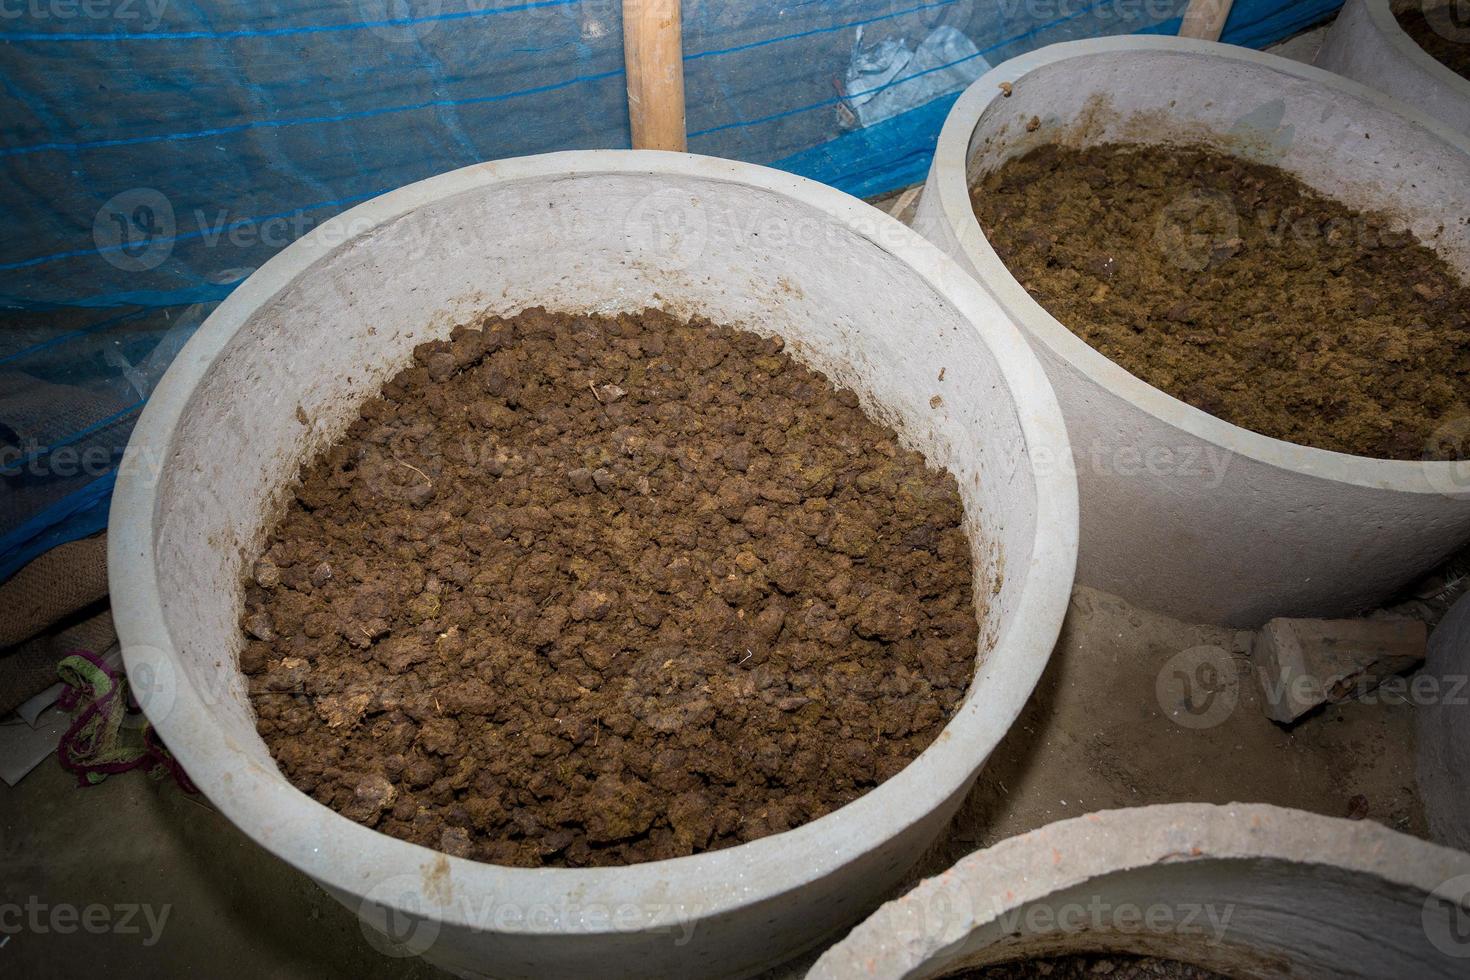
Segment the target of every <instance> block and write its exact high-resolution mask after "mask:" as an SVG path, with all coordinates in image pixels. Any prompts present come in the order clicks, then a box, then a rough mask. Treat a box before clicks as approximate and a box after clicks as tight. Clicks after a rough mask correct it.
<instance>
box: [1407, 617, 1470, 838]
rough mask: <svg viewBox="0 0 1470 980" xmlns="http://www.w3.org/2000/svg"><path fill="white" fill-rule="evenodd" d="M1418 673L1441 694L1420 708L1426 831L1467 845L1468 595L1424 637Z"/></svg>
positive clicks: (1469, 775)
mask: <svg viewBox="0 0 1470 980" xmlns="http://www.w3.org/2000/svg"><path fill="white" fill-rule="evenodd" d="M1420 676H1428V677H1433V678H1436V679H1437V680H1438V684H1437V690H1438V691H1439V692H1441V695H1442V696H1441V697H1438V698H1436V699H1435V700H1434V701H1433V702H1432V703H1431V704H1427V705H1423V706H1421V707H1420V709H1419V719H1418V720H1419V724H1418V731H1417V735H1418V743H1419V758H1418V766H1417V769H1418V774H1419V791H1420V793H1421V794H1422V795H1423V797H1424V810H1425V814H1426V816H1428V818H1429V833H1430V836H1432V837H1433V838H1434V839H1435V840H1437V841H1439V842H1440V843H1441V844H1448V845H1449V846H1451V847H1458V848H1459V849H1460V850H1462V851H1470V704H1467V700H1466V699H1467V698H1470V686H1467V684H1466V678H1467V677H1470V595H1466V596H1464V597H1462V598H1461V599H1460V601H1459V602H1457V603H1455V606H1454V608H1453V609H1451V610H1450V614H1449V615H1448V616H1446V617H1445V618H1444V619H1443V620H1441V621H1440V624H1439V626H1438V627H1436V628H1435V630H1434V634H1433V635H1432V636H1431V637H1430V638H1429V663H1428V664H1427V665H1426V666H1425V668H1424V670H1423V671H1421V673H1420Z"/></svg>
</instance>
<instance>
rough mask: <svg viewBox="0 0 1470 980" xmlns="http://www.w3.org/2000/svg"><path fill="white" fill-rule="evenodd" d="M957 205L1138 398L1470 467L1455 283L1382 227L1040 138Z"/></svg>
mask: <svg viewBox="0 0 1470 980" xmlns="http://www.w3.org/2000/svg"><path fill="white" fill-rule="evenodd" d="M971 201H972V204H973V205H974V208H975V214H976V217H977V218H978V219H979V221H980V225H981V227H982V228H983V229H984V230H985V234H986V236H987V237H988V238H989V240H990V242H991V244H992V245H993V246H994V247H995V250H996V252H997V254H998V255H999V256H1000V258H1001V260H1002V261H1003V262H1005V264H1006V267H1007V268H1008V269H1009V270H1010V271H1011V273H1012V274H1013V275H1014V276H1015V277H1016V278H1017V279H1018V280H1019V281H1020V282H1021V284H1022V285H1023V286H1025V287H1026V289H1027V291H1028V292H1030V293H1031V295H1032V296H1033V297H1034V298H1035V299H1036V301H1037V302H1038V303H1040V304H1041V305H1042V306H1043V307H1044V308H1045V309H1046V310H1047V312H1049V313H1051V314H1052V315H1053V316H1055V317H1056V318H1057V319H1058V320H1059V321H1061V322H1062V323H1063V324H1065V325H1066V326H1067V328H1068V329H1070V330H1071V331H1072V332H1073V333H1075V334H1077V335H1078V336H1079V337H1081V338H1082V339H1083V340H1085V341H1087V343H1089V344H1090V345H1092V347H1094V348H1095V349H1097V350H1098V351H1100V352H1101V353H1102V354H1104V355H1105V356H1107V357H1108V358H1110V359H1111V360H1113V361H1115V362H1116V363H1118V364H1119V365H1121V366H1122V367H1124V368H1126V369H1127V370H1128V371H1130V372H1131V373H1133V374H1135V375H1137V376H1138V377H1140V378H1142V379H1143V380H1144V381H1147V382H1148V383H1149V384H1151V385H1153V386H1154V387H1156V388H1160V389H1162V390H1163V391H1166V392H1168V393H1169V394H1171V395H1173V396H1174V397H1176V398H1179V399H1181V400H1183V401H1185V402H1188V403H1189V404H1191V405H1193V406H1195V407H1196V408H1200V409H1202V410H1204V411H1206V412H1209V413H1210V414H1212V415H1215V416H1217V417H1219V418H1221V419H1224V420H1225V421H1227V422H1232V423H1234V424H1236V425H1239V426H1242V427H1244V428H1247V429H1251V430H1253V431H1255V432H1259V433H1262V434H1264V435H1267V436H1273V437H1275V438H1278V439H1285V440H1287V441H1289V442H1294V443H1298V444H1301V445H1307V446H1316V447H1318V448H1321V449H1331V450H1336V451H1338V452H1343V453H1351V454H1354V455H1360V456H1371V457H1376V458H1381V459H1404V460H1420V459H1458V458H1465V457H1467V456H1470V419H1466V418H1465V417H1466V416H1467V415H1470V404H1467V400H1470V288H1467V287H1466V285H1465V283H1464V282H1462V281H1461V280H1460V279H1459V278H1458V277H1457V275H1456V274H1455V272H1454V270H1452V269H1451V268H1450V267H1449V266H1448V265H1447V264H1446V263H1445V262H1444V260H1443V259H1441V258H1440V257H1439V256H1438V255H1436V254H1435V253H1434V252H1433V251H1431V250H1430V249H1428V248H1426V247H1425V246H1423V245H1421V244H1420V243H1419V242H1418V241H1417V240H1416V239H1415V238H1414V237H1413V236H1412V235H1411V234H1408V233H1406V232H1396V231H1393V230H1392V228H1391V224H1390V221H1389V219H1388V218H1387V216H1384V215H1379V214H1369V213H1364V212H1360V211H1354V210H1352V209H1351V208H1349V207H1347V206H1345V205H1344V204H1342V203H1340V202H1338V201H1335V200H1332V199H1330V198H1327V197H1324V196H1322V195H1320V194H1318V193H1316V192H1315V191H1313V190H1311V189H1310V188H1308V187H1307V186H1306V185H1304V184H1302V183H1301V182H1300V181H1298V180H1297V179H1296V178H1295V177H1293V176H1291V175H1289V174H1287V173H1285V172H1284V171H1282V170H1280V169H1279V168H1276V167H1271V166H1266V165H1263V164H1259V163H1254V162H1250V161H1247V160H1243V159H1240V158H1237V157H1234V156H1229V155H1226V154H1222V153H1219V152H1216V151H1213V150H1210V149H1206V148H1202V147H1194V146H1189V147H1161V146H1140V145H1131V144H1130V145H1123V144H1102V145H1097V146H1092V147H1088V148H1086V149H1075V148H1070V147H1062V146H1057V145H1045V146H1041V147H1038V148H1036V149H1035V150H1032V151H1030V152H1028V153H1026V154H1024V155H1022V156H1020V157H1017V158H1015V159H1012V160H1010V161H1008V162H1006V163H1005V164H1003V165H1002V166H1001V167H1000V168H999V169H997V170H996V171H995V172H993V173H991V174H989V175H987V176H986V177H984V178H982V180H981V181H980V182H979V183H978V184H977V185H976V186H975V187H974V188H973V189H972V192H971ZM1446 220H1447V221H1448V220H1455V221H1462V220H1465V219H1464V216H1462V215H1454V216H1450V215H1448V214H1447V215H1446Z"/></svg>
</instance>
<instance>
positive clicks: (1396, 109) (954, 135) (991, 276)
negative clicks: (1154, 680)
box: [933, 36, 1470, 496]
mask: <svg viewBox="0 0 1470 980" xmlns="http://www.w3.org/2000/svg"><path fill="white" fill-rule="evenodd" d="M1139 51H1162V52H1172V53H1176V54H1186V55H1197V56H1199V57H1202V58H1210V59H1221V60H1228V61H1243V62H1251V63H1254V64H1258V65H1262V66H1264V67H1267V68H1270V69H1272V70H1274V71H1279V72H1281V73H1283V74H1288V75H1294V76H1296V77H1297V78H1300V79H1302V80H1304V81H1308V82H1315V83H1317V84H1319V85H1323V86H1326V87H1328V88H1333V89H1337V90H1339V91H1341V92H1342V93H1343V94H1345V95H1350V96H1353V97H1354V98H1358V99H1363V100H1366V101H1369V102H1372V103H1374V104H1376V105H1377V106H1378V107H1379V108H1382V109H1383V110H1385V111H1387V112H1393V113H1397V114H1398V115H1401V116H1404V117H1405V118H1407V119H1408V120H1409V121H1411V122H1413V123H1414V124H1416V125H1418V126H1421V127H1423V128H1424V129H1427V130H1429V131H1430V133H1431V134H1432V135H1433V136H1434V137H1435V138H1437V139H1440V140H1442V141H1444V142H1446V143H1449V144H1451V145H1453V146H1455V147H1457V148H1458V149H1459V150H1460V152H1462V153H1464V154H1465V155H1466V156H1467V157H1470V139H1467V138H1466V137H1464V136H1461V135H1460V134H1458V133H1456V132H1454V131H1453V130H1451V129H1449V128H1448V127H1447V126H1445V125H1444V124H1443V123H1440V122H1438V121H1436V120H1434V119H1431V118H1430V117H1428V116H1426V115H1424V114H1423V113H1421V112H1418V111H1416V110H1414V109H1413V108H1411V107H1409V106H1406V105H1404V104H1403V103H1401V102H1398V101H1397V100H1395V99H1391V98H1389V97H1388V96H1385V95H1382V94H1381V93H1378V92H1375V91H1373V90H1372V89H1369V88H1367V87H1366V86H1363V85H1360V84H1358V83H1357V82H1354V81H1351V80H1349V79H1346V78H1343V77H1342V76H1340V75H1334V74H1332V73H1331V72H1327V71H1323V70H1322V69H1320V68H1313V67H1311V66H1309V65H1303V64H1301V63H1299V62H1295V61H1291V60H1288V59H1286V58H1280V57H1277V56H1276V55H1270V54H1264V53H1262V52H1259V51H1252V50H1250V49H1248V48H1240V47H1236V46H1234V45H1229V44H1216V43H1213V42H1210V41H1196V40H1193V39H1189V38H1178V37H1145V36H1124V37H1108V38H1089V39H1086V40H1081V41H1067V42H1064V43H1061V44H1053V45H1050V46H1048V47H1045V48H1040V49H1038V50H1036V51H1032V52H1029V53H1027V54H1023V55H1020V56H1018V57H1015V58H1012V59H1010V60H1009V61H1006V62H1002V63H1001V64H1000V65H998V66H996V67H995V68H992V69H991V70H990V71H989V72H987V73H985V74H984V75H982V76H981V77H980V78H979V79H978V80H977V81H976V82H975V83H974V84H972V85H971V86H970V87H969V88H967V89H965V91H964V93H963V94H961V95H960V97H959V99H958V101H956V102H955V104H954V107H953V108H951V109H950V112H949V116H948V117H947V118H946V119H945V122H944V127H943V129H941V130H940V133H939V141H938V145H937V146H936V148H935V151H934V165H933V166H934V177H933V180H934V186H935V188H936V189H937V191H938V195H939V206H940V212H941V214H942V215H943V217H944V220H945V221H946V222H947V223H948V224H949V226H950V228H951V229H953V230H954V232H955V236H956V238H957V239H958V241H959V245H960V248H961V249H963V251H964V253H965V255H966V256H967V257H968V258H969V260H970V261H971V262H972V263H973V264H974V266H975V268H976V269H977V270H978V272H977V273H976V274H977V275H978V276H979V278H980V280H981V281H982V282H984V283H985V284H986V285H987V286H988V287H990V288H991V289H992V290H993V291H994V292H995V293H996V296H997V298H998V299H1000V300H1001V302H1002V304H1003V305H1004V306H1005V307H1006V310H1007V312H1009V313H1010V314H1011V315H1012V316H1013V317H1014V318H1015V319H1016V321H1017V322H1018V323H1020V325H1021V328H1022V330H1023V331H1025V333H1026V334H1027V335H1028V336H1030V337H1034V338H1036V339H1037V340H1038V341H1040V342H1041V343H1043V344H1045V345H1046V346H1047V347H1048V348H1049V349H1050V350H1051V351H1052V353H1054V354H1056V355H1057V356H1058V357H1059V358H1061V359H1062V360H1063V361H1065V362H1066V363H1067V364H1068V366H1069V367H1071V368H1072V370H1074V371H1076V372H1077V373H1078V374H1080V375H1082V376H1083V377H1086V378H1089V379H1091V380H1092V381H1093V382H1095V383H1096V384H1097V385H1098V386H1099V387H1101V388H1103V389H1105V390H1106V391H1108V392H1110V393H1112V394H1113V395H1116V396H1117V397H1118V398H1120V399H1122V400H1123V401H1126V402H1127V403H1128V404H1130V405H1132V406H1134V407H1135V408H1137V409H1138V410H1139V411H1142V412H1145V413H1147V414H1148V415H1151V416H1153V417H1154V418H1156V419H1158V420H1159V421H1161V422H1163V423H1164V424H1166V425H1170V426H1173V427H1175V428H1177V429H1180V430H1182V431H1184V432H1187V433H1188V434H1190V435H1192V436H1194V437H1195V438H1197V439H1200V440H1202V441H1204V442H1207V443H1213V444H1214V445H1218V446H1221V447H1224V448H1225V449H1227V450H1229V451H1230V452H1232V453H1236V454H1239V455H1241V456H1244V457H1246V458H1248V459H1252V460H1256V461H1258V462H1261V463H1265V464H1267V465H1269V466H1274V467H1277V468H1279V469H1282V470H1288V471H1292V472H1296V473H1302V474H1306V475H1310V476H1315V477H1319V478H1321V479H1326V480H1336V481H1338V482H1341V483H1347V484H1351V485H1353V486H1359V487H1368V488H1372V489H1382V490H1392V491H1396V492H1401V493H1418V494H1429V495H1435V496H1443V495H1444V491H1443V490H1442V489H1440V488H1442V487H1445V486H1456V485H1457V484H1458V483H1459V479H1460V476H1459V474H1460V473H1461V472H1462V470H1461V468H1462V467H1464V466H1466V465H1467V464H1466V463H1465V462H1464V461H1428V460H1424V461H1418V460H1383V459H1374V458H1372V457H1369V456H1354V455H1351V454H1349V453H1339V452H1334V451H1332V450H1329V449H1317V448H1315V447H1312V446H1302V445H1298V444H1296V443H1292V442H1286V441H1285V440H1282V439H1274V438H1272V437H1270V436H1265V435H1261V434H1260V433H1258V432H1252V431H1251V430H1249V429H1244V428H1241V427H1240V426H1238V425H1234V424H1232V423H1230V422H1226V421H1224V420H1223V419H1219V418H1216V417H1215V416H1213V415H1210V414H1209V413H1208V412H1205V411H1202V410H1201V409H1198V408H1195V407H1194V406H1193V405H1190V404H1187V403H1186V402H1183V401H1180V400H1179V399H1177V398H1175V397H1174V396H1173V395H1169V394H1167V393H1165V392H1164V391H1162V390H1160V389H1158V388H1155V387H1154V386H1153V385H1151V384H1149V383H1148V382H1146V381H1144V380H1143V379H1142V378H1139V377H1137V376H1136V375H1134V374H1132V373H1130V372H1129V371H1127V370H1126V369H1124V368H1123V367H1121V366H1119V365H1118V364H1116V363H1114V362H1113V361H1111V360H1109V359H1108V358H1107V357H1105V356H1103V355H1102V354H1100V353H1098V352H1097V351H1096V350H1095V349H1094V348H1093V347H1092V346H1091V345H1089V344H1088V343H1087V342H1086V341H1085V340H1083V339H1082V338H1080V337H1078V336H1077V335H1076V334H1074V333H1072V331H1070V330H1068V329H1067V328H1066V326H1064V325H1063V324H1062V322H1061V321H1060V320H1058V319H1056V317H1054V316H1052V315H1051V314H1050V313H1048V312H1047V311H1046V310H1045V309H1044V308H1043V307H1042V306H1041V304H1040V303H1038V302H1036V300H1035V299H1033V298H1032V297H1031V294H1030V293H1029V292H1027V291H1026V288H1025V287H1024V286H1022V285H1021V284H1020V282H1019V281H1017V280H1016V278H1015V277H1014V276H1012V275H1011V273H1010V270H1009V269H1007V268H1006V266H1005V263H1004V262H1002V261H1001V259H1000V256H998V255H997V254H996V252H995V249H994V248H993V247H992V246H991V244H990V241H989V239H988V238H986V237H985V233H984V232H983V231H982V230H981V228H980V222H979V220H978V219H977V218H976V217H975V211H974V209H973V208H972V207H971V206H970V194H969V186H968V179H967V168H968V164H969V159H968V158H969V149H970V137H971V136H972V135H973V133H974V132H975V128H976V126H977V125H978V124H979V121H980V117H981V115H983V114H984V113H985V112H986V111H987V110H988V109H989V108H990V107H991V106H992V105H994V104H995V103H997V102H998V101H999V100H1000V99H1002V98H1004V96H1003V95H1002V93H1001V89H1000V84H1001V83H1002V82H1007V83H1010V84H1012V85H1022V84H1024V83H1025V78H1026V75H1027V74H1028V73H1030V72H1032V71H1035V70H1036V69H1038V68H1042V67H1044V66H1047V65H1052V64H1056V63H1058V62H1061V61H1066V60H1069V59H1071V58H1084V57H1092V56H1094V55H1123V56H1126V55H1128V54H1130V53H1133V52H1139ZM1441 67H1443V66H1441ZM1446 70H1448V69H1446Z"/></svg>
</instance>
